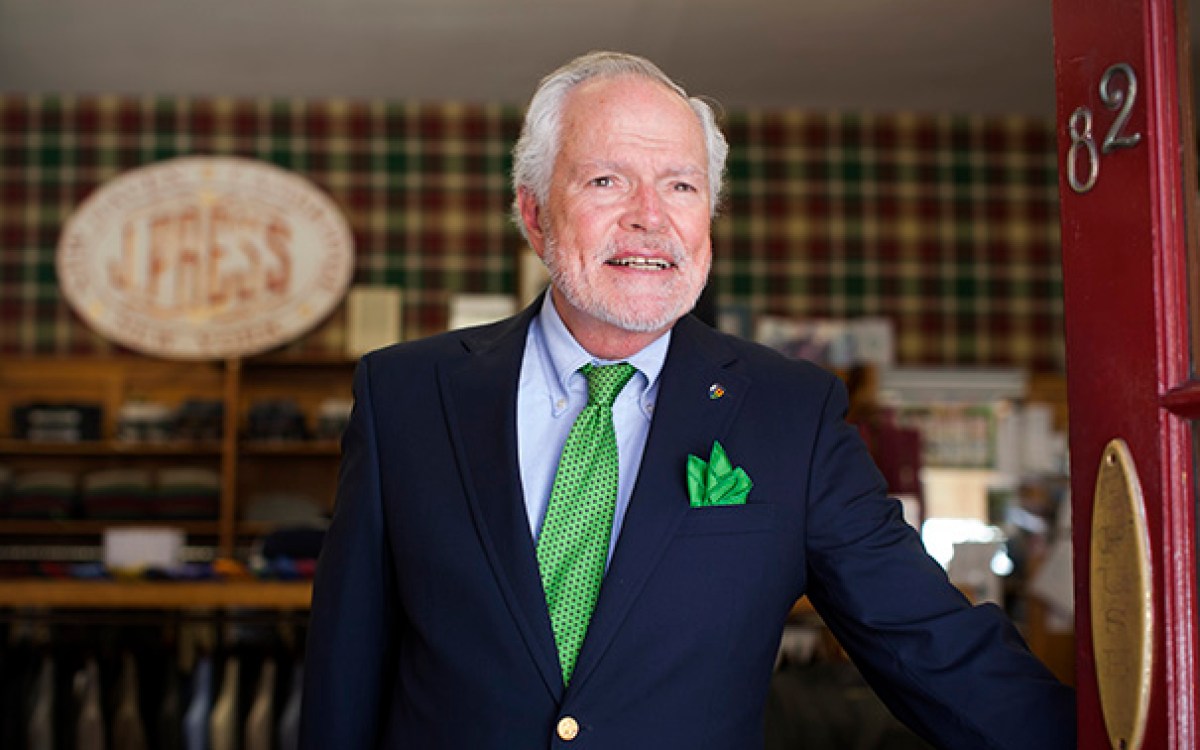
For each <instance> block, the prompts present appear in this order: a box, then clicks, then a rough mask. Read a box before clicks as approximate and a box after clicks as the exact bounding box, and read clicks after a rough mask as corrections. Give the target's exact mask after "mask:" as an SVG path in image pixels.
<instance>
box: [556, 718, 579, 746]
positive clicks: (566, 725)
mask: <svg viewBox="0 0 1200 750" xmlns="http://www.w3.org/2000/svg"><path fill="white" fill-rule="evenodd" d="M578 736H579V722H578V721H575V719H574V718H573V717H571V716H564V717H562V718H561V719H559V720H558V738H559V739H560V740H563V741H564V742H570V741H571V740H573V739H575V738H576V737H578Z"/></svg>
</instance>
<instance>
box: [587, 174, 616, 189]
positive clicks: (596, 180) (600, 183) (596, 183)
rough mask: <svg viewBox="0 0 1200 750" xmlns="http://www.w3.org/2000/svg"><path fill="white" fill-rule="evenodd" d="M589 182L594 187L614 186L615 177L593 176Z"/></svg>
mask: <svg viewBox="0 0 1200 750" xmlns="http://www.w3.org/2000/svg"><path fill="white" fill-rule="evenodd" d="M588 184H589V185H592V186H593V187H612V184H613V178H611V177H607V176H606V177H593V178H592V179H591V180H589V181H588Z"/></svg>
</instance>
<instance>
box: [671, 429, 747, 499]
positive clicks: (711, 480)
mask: <svg viewBox="0 0 1200 750" xmlns="http://www.w3.org/2000/svg"><path fill="white" fill-rule="evenodd" d="M687 483H688V499H689V500H691V504H692V507H693V508H699V507H704V506H708V505H743V504H745V502H746V495H748V494H750V488H751V487H753V486H754V483H753V482H751V481H750V476H749V475H748V474H746V472H745V471H744V470H743V469H742V468H741V467H740V466H739V467H737V468H734V466H733V464H731V463H730V462H729V456H727V455H725V449H724V448H723V447H721V444H720V443H718V442H714V443H713V446H712V455H710V456H709V458H708V461H707V462H705V460H704V459H702V458H700V457H698V456H693V455H691V454H688V460H687Z"/></svg>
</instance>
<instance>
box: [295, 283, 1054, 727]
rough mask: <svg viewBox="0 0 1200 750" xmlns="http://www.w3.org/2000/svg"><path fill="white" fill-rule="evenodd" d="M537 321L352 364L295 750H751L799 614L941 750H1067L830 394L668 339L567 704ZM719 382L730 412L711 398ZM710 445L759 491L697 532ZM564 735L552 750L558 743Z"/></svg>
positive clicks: (1044, 678)
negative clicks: (808, 616) (523, 459)
mask: <svg viewBox="0 0 1200 750" xmlns="http://www.w3.org/2000/svg"><path fill="white" fill-rule="evenodd" d="M536 308H537V305H534V306H533V307H531V308H530V309H527V310H526V311H525V312H523V313H522V314H520V315H518V316H517V317H515V318H512V319H510V320H507V321H504V322H501V323H497V324H494V325H490V326H485V327H482V328H476V329H471V330H466V331H455V332H450V333H447V334H443V335H440V336H436V337H433V338H430V339H425V340H422V341H416V342H410V343H404V344H400V345H397V346H393V347H390V348H388V349H384V350H381V351H379V352H375V353H373V354H370V355H368V356H366V357H365V358H364V359H363V360H362V362H361V363H360V365H359V367H358V370H357V372H356V374H355V382H354V389H355V399H356V401H355V408H354V413H353V416H352V418H351V420H350V426H349V428H348V429H347V432H346V434H345V437H344V439H343V459H342V469H341V474H340V478H339V486H338V495H337V502H336V508H335V512H334V519H333V523H332V525H331V527H330V530H329V533H328V535H327V538H326V542H325V546H324V549H323V551H322V554H321V560H320V564H319V566H318V571H317V577H316V581H315V584H314V593H313V609H312V617H311V622H310V628H309V633H308V645H307V659H306V669H305V685H304V703H303V719H302V737H303V739H302V741H301V747H303V748H308V749H309V750H334V749H335V748H352V749H354V750H362V749H363V748H373V747H385V748H418V749H421V750H424V749H427V748H430V749H432V748H450V749H452V750H465V749H467V748H470V749H471V750H486V749H488V748H495V749H496V750H525V749H527V748H547V747H564V748H566V747H570V748H591V749H594V750H637V749H639V748H647V749H653V750H664V749H665V748H704V749H705V750H742V749H746V750H749V749H750V748H754V749H755V750H758V749H760V748H762V746H763V730H762V724H763V706H764V702H765V699H766V695H767V690H768V684H769V681H770V677H771V674H772V669H773V665H774V661H775V655H776V650H777V648H778V643H779V638H780V633H781V630H782V628H783V626H784V622H785V620H786V618H787V616H788V613H789V611H790V610H791V608H792V605H793V603H794V602H795V601H796V600H797V598H799V597H800V596H801V595H802V594H805V593H807V594H808V596H809V598H810V599H811V601H812V602H813V604H814V606H815V607H816V608H817V610H818V611H819V612H820V614H821V615H822V617H823V618H824V619H825V622H826V623H827V624H828V625H829V627H830V628H832V629H833V632H834V633H835V635H836V636H837V638H838V640H839V642H840V643H841V644H842V646H843V647H844V648H845V649H846V650H847V651H848V652H849V653H850V654H851V656H852V657H853V659H854V661H855V662H856V663H857V665H858V666H859V668H860V669H861V670H862V672H863V673H864V674H865V676H866V677H867V679H868V680H869V681H870V683H871V684H872V686H873V687H874V688H875V689H876V690H877V691H878V692H879V694H880V696H881V697H882V698H883V700H884V701H885V702H886V703H887V704H888V705H889V706H890V707H891V709H892V710H893V711H894V712H895V713H896V714H897V715H898V716H899V717H900V718H901V719H902V720H904V721H905V722H906V723H908V724H909V725H910V726H912V727H913V728H914V729H915V730H916V731H917V732H919V733H920V734H922V735H923V736H925V737H926V738H928V739H929V740H930V741H931V742H933V743H934V744H936V745H938V746H942V747H948V748H973V749H978V748H1021V750H1031V749H1035V748H1073V747H1074V733H1075V719H1074V696H1073V693H1072V691H1071V690H1070V689H1068V688H1066V687H1064V686H1063V685H1061V684H1060V683H1059V682H1057V681H1056V680H1055V679H1054V678H1053V676H1051V675H1050V673H1049V672H1048V671H1047V670H1046V669H1045V668H1044V667H1043V666H1042V665H1041V664H1040V663H1039V662H1038V661H1037V660H1036V659H1035V658H1034V657H1033V656H1032V655H1031V654H1030V653H1029V652H1028V650H1027V649H1026V647H1025V645H1024V643H1023V642H1022V640H1021V638H1020V637H1019V635H1018V634H1017V633H1016V631H1015V630H1014V629H1013V627H1012V626H1011V625H1010V624H1009V622H1008V621H1007V619H1006V618H1005V617H1004V615H1003V614H1002V613H1001V612H1000V611H999V610H998V609H997V608H995V607H993V606H979V607H972V606H970V605H969V604H968V602H967V601H966V600H965V599H964V598H963V596H962V595H961V594H960V593H959V592H958V591H957V590H956V589H955V588H954V587H952V586H951V585H950V584H949V583H948V581H947V579H946V576H945V574H944V573H943V571H942V569H941V568H940V567H939V566H938V565H937V563H936V562H934V561H933V560H931V559H930V558H929V557H928V556H927V555H926V554H925V553H924V551H923V548H922V546H921V543H920V540H919V538H918V536H917V534H916V533H915V532H914V531H913V530H912V529H911V528H910V527H909V526H908V525H906V524H905V523H904V521H903V520H902V518H901V514H900V504H899V503H898V502H897V501H895V500H892V499H889V498H888V497H887V495H886V487H885V486H884V482H883V480H882V478H881V476H880V474H879V472H878V471H877V470H876V469H875V467H874V464H873V463H872V462H871V459H870V457H869V455H868V453H867V451H866V448H865V447H864V445H863V443H862V441H861V440H860V439H859V437H858V435H857V432H856V430H855V429H854V428H852V427H850V426H848V425H847V424H846V423H845V422H844V420H843V417H844V414H845V410H846V407H847V397H846V393H845V389H844V388H843V386H842V385H841V383H840V381H839V380H838V379H837V378H835V377H833V376H832V375H830V374H829V373H827V372H825V371H824V370H822V369H820V368H818V367H815V366H813V365H811V364H807V363H803V362H797V361H793V360H789V359H786V358H784V357H782V356H779V355H778V354H776V353H774V352H772V351H770V350H768V349H766V348H764V347H761V346H758V345H755V344H752V343H749V342H745V341H742V340H740V339H736V338H733V337H730V336H726V335H724V334H720V333H718V332H715V331H713V330H711V329H709V328H708V327H706V326H705V325H704V324H702V323H700V322H699V321H697V320H696V319H694V318H692V317H691V316H687V317H685V318H683V319H682V320H680V321H679V322H678V323H677V324H676V326H675V329H674V334H673V336H672V338H671V345H670V349H669V351H668V354H667V359H666V363H665V365H664V367H663V371H662V375H661V388H660V392H659V394H660V395H659V398H658V403H657V405H656V408H655V415H654V420H653V423H652V425H651V427H650V433H649V436H648V438H647V443H646V449H645V454H644V458H643V461H642V465H641V469H640V471H639V473H638V477H637V483H636V486H635V488H634V490H633V496H632V499H631V502H630V506H629V511H628V514H627V516H626V518H625V523H624V527H623V529H622V531H621V534H620V538H619V540H618V542H617V545H616V548H615V551H614V553H613V557H612V561H611V563H610V567H609V570H608V573H607V575H606V577H605V580H604V585H603V589H602V591H601V593H600V599H599V602H598V603H597V606H596V610H595V613H594V615H593V620H592V623H591V626H590V628H589V630H588V634H587V638H586V640H585V642H584V644H583V647H582V650H581V652H580V655H579V661H578V664H577V666H576V669H575V673H574V677H573V678H572V680H571V682H570V685H569V686H567V687H564V686H563V683H562V677H561V671H560V669H559V665H558V658H557V654H556V651H555V647H554V639H553V636H552V634H551V629H550V620H549V616H548V615H547V612H546V603H545V599H544V596H543V593H542V588H541V581H540V578H539V576H538V570H537V562H536V557H535V552H534V542H533V539H532V537H531V534H530V532H529V526H528V522H527V520H526V515H525V506H524V502H523V500H522V494H521V484H520V478H519V475H518V469H517V446H516V390H517V388H516V386H517V378H518V373H519V371H520V367H521V357H522V353H523V350H524V345H525V338H526V331H527V329H528V325H529V321H530V320H531V319H532V317H533V316H534V314H535V313H536ZM714 383H719V384H721V385H722V386H724V388H725V396H724V397H722V398H719V399H712V398H710V397H709V387H710V386H711V385H712V384H714ZM714 440H719V441H720V442H721V443H722V445H724V446H725V448H726V450H727V452H728V454H729V457H730V459H731V461H732V462H733V463H734V465H736V466H741V467H743V468H744V469H745V470H746V472H747V473H748V474H749V475H750V477H751V479H752V480H753V482H754V488H753V489H752V490H751V492H750V495H749V497H748V500H747V503H746V504H745V505H741V506H725V507H707V508H692V507H690V505H689V502H688V494H687V482H686V479H685V477H686V468H685V467H686V461H687V456H688V454H689V453H692V454H695V455H698V456H701V457H705V458H707V456H708V454H709V451H710V449H711V446H712V444H713V441H714ZM564 716H570V717H572V718H574V719H575V720H576V721H577V722H578V725H579V727H580V731H579V735H578V737H576V738H575V739H573V740H571V741H569V742H566V741H563V740H560V739H559V738H558V737H557V736H556V729H555V728H556V724H557V723H558V722H559V720H560V719H561V718H562V717H564Z"/></svg>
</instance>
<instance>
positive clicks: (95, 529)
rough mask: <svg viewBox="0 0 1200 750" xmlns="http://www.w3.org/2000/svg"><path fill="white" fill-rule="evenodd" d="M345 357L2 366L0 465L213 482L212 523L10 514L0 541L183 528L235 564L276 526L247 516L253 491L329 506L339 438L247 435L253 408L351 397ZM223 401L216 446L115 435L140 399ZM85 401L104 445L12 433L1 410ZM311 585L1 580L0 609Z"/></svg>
mask: <svg viewBox="0 0 1200 750" xmlns="http://www.w3.org/2000/svg"><path fill="white" fill-rule="evenodd" d="M353 364H354V363H353V360H351V359H349V358H347V357H343V356H338V355H326V354H318V355H315V356H310V355H295V354H272V355H265V356H261V357H254V358H250V359H246V360H240V359H231V360H227V361H224V362H170V361H164V360H157V359H151V358H145V357H138V356H134V355H121V356H113V357H105V358H88V357H18V358H8V359H4V360H0V465H8V466H10V467H11V468H12V469H13V470H14V472H19V471H24V470H37V469H60V470H64V471H70V472H78V473H84V472H87V471H90V470H93V469H99V468H106V467H117V466H120V467H129V466H136V467H143V466H144V467H149V468H163V467H167V466H178V465H188V466H203V467H208V468H211V469H213V470H215V471H217V472H218V473H219V475H220V496H219V504H218V510H217V513H216V516H215V517H214V518H211V519H204V520H173V519H157V518H145V519H129V520H101V519H82V518H70V519H44V520H43V519H36V520H35V519H10V518H3V517H0V544H9V545H38V544H55V545H57V544H87V543H89V540H91V541H90V543H91V544H98V543H99V539H100V537H101V536H102V535H103V533H104V530H105V529H109V528H120V527H131V526H139V527H144V526H151V527H154V526H165V527H171V528H178V529H182V530H183V531H184V532H185V533H186V534H187V536H188V538H189V544H200V545H202V546H209V545H211V547H212V548H213V553H214V555H215V556H216V557H232V556H233V555H234V553H235V550H236V549H237V547H238V545H239V544H241V543H245V542H247V541H250V540H253V539H255V538H258V537H261V536H263V535H265V534H268V533H270V531H271V530H273V529H274V528H275V527H276V526H277V524H275V523H271V522H267V521H249V520H244V519H243V510H244V508H245V503H246V501H247V499H248V498H250V497H252V496H253V495H254V494H255V493H259V492H272V491H276V490H279V491H289V490H290V491H306V492H309V493H311V494H313V495H314V497H316V498H319V499H320V500H322V501H324V502H325V503H327V506H328V507H329V508H332V503H333V492H334V488H335V484H336V475H337V465H338V461H337V460H338V457H339V455H340V446H339V444H338V442H337V441H335V440H313V441H286V442H284V441H281V442H275V441H262V440H250V439H247V438H246V437H245V436H244V435H245V425H246V420H247V412H248V410H249V408H250V405H251V404H252V403H254V402H255V401H258V400H262V399H284V398H286V399H289V400H291V401H294V402H295V403H296V404H297V405H298V406H299V407H300V409H301V411H303V412H304V413H305V414H306V417H307V419H308V422H309V424H310V425H311V424H313V423H315V417H316V413H317V408H318V405H319V404H320V403H321V402H322V401H323V400H324V399H326V398H330V397H338V398H347V399H348V398H349V397H350V380H351V375H352V373H353ZM197 398H199V399H206V400H219V401H220V402H222V404H223V405H224V423H223V435H222V438H221V439H220V440H214V441H202V442H196V441H184V442H128V441H121V440H117V439H116V437H115V436H116V434H117V424H116V421H117V414H118V411H119V409H120V407H121V405H122V404H124V403H126V402H129V401H134V400H145V401H148V402H155V403H163V404H167V405H177V404H180V403H182V402H184V401H186V400H188V399H197ZM35 402H39V403H93V404H98V405H100V406H101V408H102V410H103V417H102V424H101V439H99V440H93V441H85V442H76V443H50V442H30V441H27V440H18V439H16V438H14V436H13V432H12V425H11V420H10V419H9V415H10V413H11V410H12V407H13V406H15V405H19V404H24V403H35ZM309 596H310V587H309V585H308V584H307V583H281V582H259V581H252V580H247V581H221V582H217V581H213V582H203V583H176V582H155V583H142V582H126V581H52V580H3V579H0V607H26V606H30V607H80V608H92V609H103V608H135V609H136V608H176V607H267V608H283V609H288V608H306V607H307V606H308V600H309Z"/></svg>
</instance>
